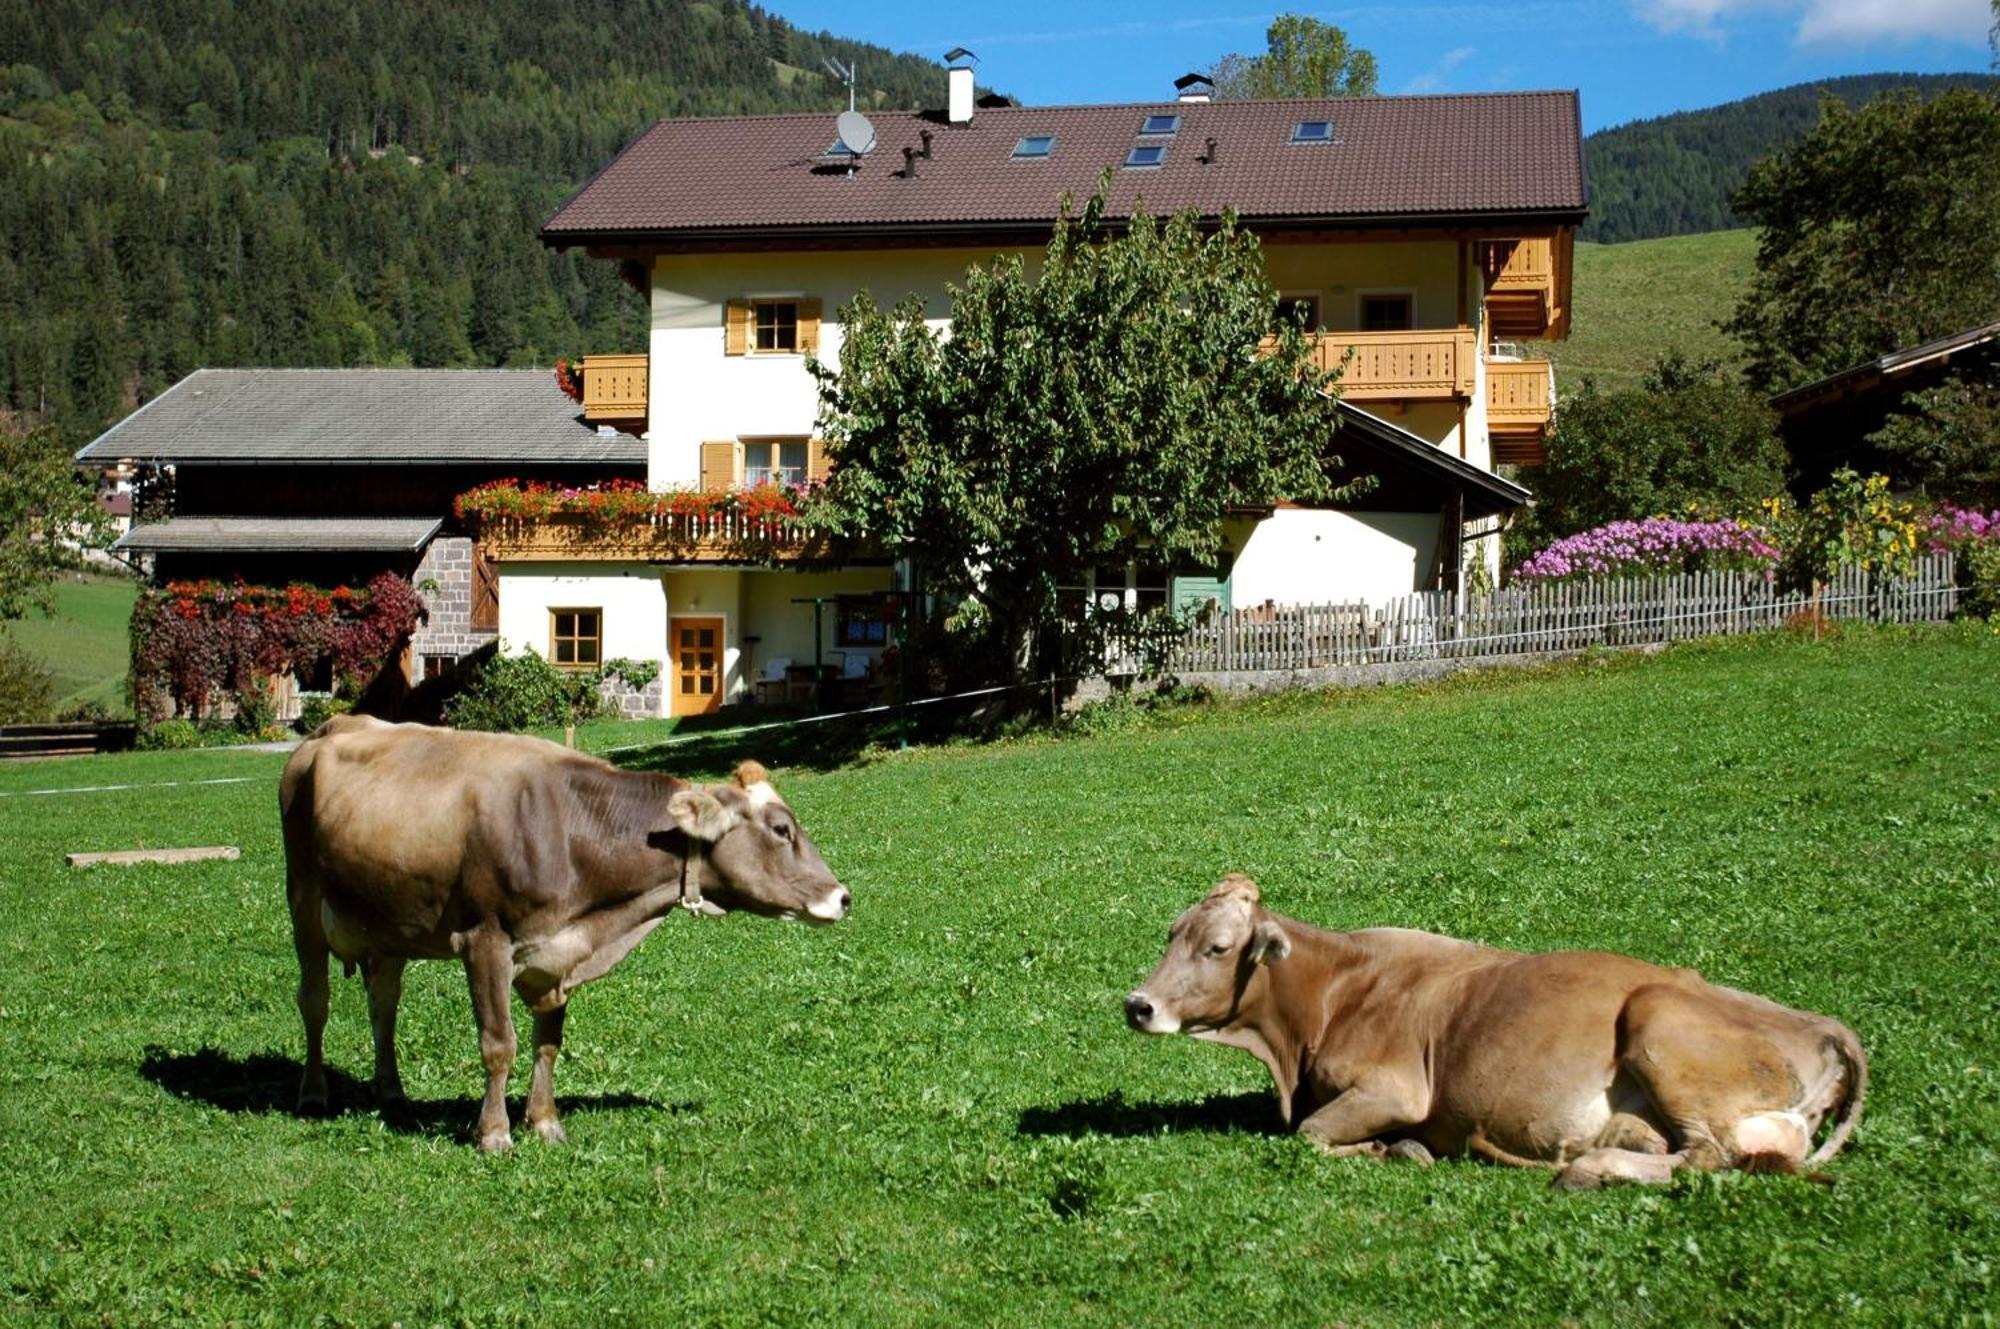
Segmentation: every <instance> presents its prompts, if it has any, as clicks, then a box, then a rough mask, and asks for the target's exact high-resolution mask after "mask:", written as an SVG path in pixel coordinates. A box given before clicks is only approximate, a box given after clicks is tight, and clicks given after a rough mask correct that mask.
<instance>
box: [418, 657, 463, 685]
mask: <svg viewBox="0 0 2000 1329" xmlns="http://www.w3.org/2000/svg"><path fill="white" fill-rule="evenodd" d="M456 668H458V657H457V656H455V655H426V656H425V657H424V676H423V678H422V679H421V680H419V681H420V682H425V683H428V682H430V681H431V680H432V679H434V678H443V677H444V676H445V675H446V674H449V673H450V672H451V671H452V670H454V669H456Z"/></svg>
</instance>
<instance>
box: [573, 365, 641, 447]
mask: <svg viewBox="0 0 2000 1329" xmlns="http://www.w3.org/2000/svg"><path fill="white" fill-rule="evenodd" d="M583 418H584V421H585V422H586V423H588V424H594V425H598V424H603V425H635V424H636V425H637V426H638V427H639V428H641V429H643V428H645V425H646V357H645V356H643V355H586V356H584V357H583Z"/></svg>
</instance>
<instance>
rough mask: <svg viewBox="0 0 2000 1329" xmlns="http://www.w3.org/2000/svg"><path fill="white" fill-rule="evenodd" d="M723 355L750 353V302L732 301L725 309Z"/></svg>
mask: <svg viewBox="0 0 2000 1329" xmlns="http://www.w3.org/2000/svg"><path fill="white" fill-rule="evenodd" d="M722 353H723V354H724V355H748V354H749V353H750V302H749V301H748V300H731V301H730V302H729V303H728V304H727V305H726V306H724V308H723V316H722Z"/></svg>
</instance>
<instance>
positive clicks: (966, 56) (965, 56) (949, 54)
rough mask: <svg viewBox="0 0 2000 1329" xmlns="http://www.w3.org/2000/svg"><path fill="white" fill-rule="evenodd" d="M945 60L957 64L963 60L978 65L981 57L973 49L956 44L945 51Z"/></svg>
mask: <svg viewBox="0 0 2000 1329" xmlns="http://www.w3.org/2000/svg"><path fill="white" fill-rule="evenodd" d="M944 62H945V63H946V64H948V65H955V64H959V63H961V62H967V63H971V64H975V65H976V64H978V63H979V57H978V56H976V55H974V54H973V53H972V52H971V51H968V50H966V49H965V48H964V47H963V46H954V47H952V48H951V49H950V50H949V51H946V52H945V53H944Z"/></svg>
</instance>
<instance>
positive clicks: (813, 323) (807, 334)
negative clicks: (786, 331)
mask: <svg viewBox="0 0 2000 1329" xmlns="http://www.w3.org/2000/svg"><path fill="white" fill-rule="evenodd" d="M819 310H820V304H819V301H817V300H801V301H799V354H800V355H818V354H819Z"/></svg>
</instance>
